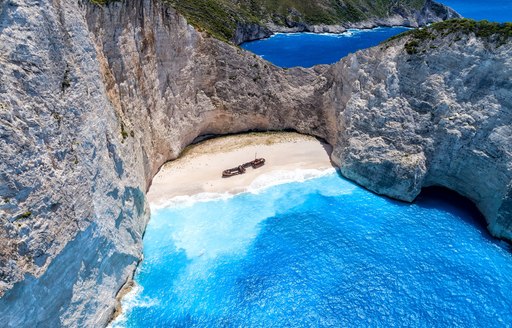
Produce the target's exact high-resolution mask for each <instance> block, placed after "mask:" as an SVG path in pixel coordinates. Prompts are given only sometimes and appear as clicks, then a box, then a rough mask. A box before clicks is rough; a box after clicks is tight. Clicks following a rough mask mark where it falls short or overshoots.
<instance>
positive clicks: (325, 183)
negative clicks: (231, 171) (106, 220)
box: [114, 173, 512, 328]
mask: <svg viewBox="0 0 512 328" xmlns="http://www.w3.org/2000/svg"><path fill="white" fill-rule="evenodd" d="M144 256H145V258H144V261H143V262H142V263H141V265H140V266H139V268H138V270H137V273H136V276H135V280H136V282H137V284H138V285H139V286H138V287H137V288H136V289H135V290H134V291H133V292H132V293H131V294H130V295H129V296H127V297H126V298H125V299H124V301H123V306H124V309H125V313H124V315H123V316H122V317H121V318H120V319H119V320H118V321H117V322H116V323H115V324H114V326H121V327H265V328H266V327H391V326H404V327H506V326H508V327H510V326H511V325H512V252H511V249H510V246H509V245H508V244H505V243H504V242H499V241H497V240H494V239H491V238H490V237H489V235H488V233H487V232H486V230H485V226H484V225H483V221H482V218H481V217H480V215H479V214H478V212H477V211H475V210H472V209H471V206H468V204H467V203H465V202H463V201H461V200H459V199H458V198H457V197H454V196H452V195H450V194H446V193H445V192H442V191H439V190H431V191H429V192H427V193H425V194H423V195H421V196H420V198H419V200H418V201H417V202H416V203H414V204H405V203H399V202H396V201H392V200H390V199H387V198H383V197H379V196H376V195H374V194H372V193H370V192H368V191H366V190H364V189H362V188H360V187H358V186H356V185H354V184H352V183H351V182H348V181H347V180H345V179H343V178H341V177H340V176H339V175H338V174H337V173H331V174H328V175H325V176H322V177H319V178H315V179H311V180H307V181H305V182H302V183H299V182H297V183H288V184H282V185H278V186H273V187H270V188H268V189H264V190H262V191H259V192H258V193H244V194H239V195H237V196H234V197H232V198H225V199H217V200H211V201H207V202H195V203H194V202H189V203H183V204H181V205H180V204H177V205H176V204H175V205H174V206H173V207H171V208H165V209H159V210H156V211H154V212H153V215H152V218H151V221H150V222H149V225H148V227H147V231H146V234H145V237H144Z"/></svg>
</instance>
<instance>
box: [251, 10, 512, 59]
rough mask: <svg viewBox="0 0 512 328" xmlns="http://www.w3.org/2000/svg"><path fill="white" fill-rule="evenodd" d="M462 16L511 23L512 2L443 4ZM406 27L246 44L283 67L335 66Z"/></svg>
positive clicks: (291, 36)
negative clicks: (351, 54) (347, 56)
mask: <svg viewBox="0 0 512 328" xmlns="http://www.w3.org/2000/svg"><path fill="white" fill-rule="evenodd" d="M441 2H442V3H444V4H446V5H448V6H450V7H452V8H454V9H455V10H457V11H458V12H459V13H460V14H461V15H462V16H464V17H467V18H473V19H477V20H482V19H487V20H490V21H496V22H512V0H489V1H484V0H442V1H441ZM406 30H407V29H406V28H404V27H392V28H389V27H379V28H375V29H371V30H349V31H348V32H346V33H342V34H313V33H284V34H283V33H282V34H276V35H273V36H272V37H270V38H268V39H263V40H258V41H252V42H246V43H244V44H242V45H241V47H242V48H244V49H246V50H249V51H251V52H253V53H255V54H257V55H259V56H261V57H263V58H265V59H266V60H268V61H269V62H271V63H273V64H274V65H277V66H281V67H295V66H302V67H311V66H314V65H318V64H333V63H335V62H337V61H339V60H340V59H341V58H343V57H345V56H346V55H348V54H349V53H354V52H356V51H358V50H361V49H365V48H370V47H373V46H376V45H378V44H379V43H381V42H382V41H384V40H386V39H388V38H390V37H392V36H394V35H396V34H399V33H402V32H404V31H406Z"/></svg>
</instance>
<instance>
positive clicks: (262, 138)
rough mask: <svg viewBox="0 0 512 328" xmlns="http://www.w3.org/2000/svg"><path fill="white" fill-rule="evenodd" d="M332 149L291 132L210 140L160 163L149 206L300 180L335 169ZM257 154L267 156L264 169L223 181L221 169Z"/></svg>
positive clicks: (311, 138) (242, 161)
mask: <svg viewBox="0 0 512 328" xmlns="http://www.w3.org/2000/svg"><path fill="white" fill-rule="evenodd" d="M331 150H332V148H331V147H330V146H329V145H327V144H325V143H323V142H321V141H319V140H318V139H316V138H314V137H310V136H305V135H301V134H297V133H291V132H280V133H277V132H268V133H249V134H241V135H232V136H224V137H220V138H215V139H210V140H207V141H203V142H201V143H198V144H195V145H192V146H189V147H187V148H186V149H185V150H184V151H183V153H182V155H181V156H180V157H179V158H178V159H176V160H174V161H171V162H168V163H166V164H164V165H163V166H162V168H161V169H160V171H159V172H158V173H157V175H156V176H155V178H154V179H153V182H152V185H151V187H150V189H149V192H148V200H149V202H150V204H151V206H152V207H157V208H158V207H162V206H165V205H166V204H167V203H168V202H169V201H170V200H172V199H175V198H176V197H180V196H192V195H197V194H236V193H240V192H244V191H247V190H248V188H249V187H250V186H253V187H254V185H255V184H256V185H262V184H265V183H267V184H268V183H269V182H271V180H272V179H274V180H275V179H277V177H279V176H281V177H286V176H288V178H291V177H293V176H294V175H293V174H291V173H292V172H295V173H297V174H300V175H302V176H304V175H306V176H308V175H309V176H314V175H315V172H317V173H320V174H322V172H327V171H332V170H333V165H332V163H331V161H330V157H329V156H330V153H331ZM255 154H256V156H257V157H258V158H261V157H263V158H265V160H266V164H265V165H264V166H262V167H260V168H257V169H253V168H248V169H247V171H246V173H245V174H242V175H237V176H234V177H230V178H222V171H223V170H225V169H228V168H233V167H237V166H238V165H240V164H243V163H245V162H249V161H251V160H253V159H254V157H255ZM297 174H295V176H297ZM292 179H293V178H292ZM283 181H284V180H283Z"/></svg>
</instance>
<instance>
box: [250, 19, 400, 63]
mask: <svg viewBox="0 0 512 328" xmlns="http://www.w3.org/2000/svg"><path fill="white" fill-rule="evenodd" d="M406 30H407V28H405V27H379V28H374V29H371V30H348V31H347V32H345V33H341V34H314V33H278V34H275V35H273V36H271V37H270V38H267V39H263V40H257V41H252V42H246V43H243V44H242V45H241V47H242V48H244V49H246V50H249V51H251V52H253V53H255V54H257V55H260V56H261V57H263V58H264V59H266V60H268V61H269V62H271V63H273V64H274V65H277V66H281V67H294V66H302V67H311V66H314V65H318V64H333V63H335V62H337V61H338V60H340V59H341V58H342V57H345V56H346V55H348V54H349V53H353V52H356V51H358V50H361V49H365V48H370V47H373V46H376V45H378V44H379V43H380V42H382V41H384V40H386V39H388V38H390V37H392V36H394V35H397V34H399V33H402V32H404V31H406Z"/></svg>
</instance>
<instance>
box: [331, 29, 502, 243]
mask: <svg viewBox="0 0 512 328" xmlns="http://www.w3.org/2000/svg"><path fill="white" fill-rule="evenodd" d="M408 40H409V39H408V38H404V39H402V40H398V41H394V42H389V43H387V44H384V45H381V46H380V47H376V48H373V49H369V50H367V51H363V52H358V53H357V54H355V55H350V56H348V57H347V58H346V59H344V60H342V61H341V62H339V63H338V64H336V66H335V68H334V71H335V72H336V74H338V76H336V77H335V81H338V80H342V81H345V83H344V86H345V89H344V90H343V95H344V96H343V98H342V99H343V100H342V102H341V103H337V104H336V106H337V110H336V112H337V113H339V136H338V140H339V143H338V144H337V145H336V146H335V147H334V155H333V160H334V161H335V162H336V163H337V164H338V165H339V166H340V168H341V172H342V173H343V174H344V175H345V176H346V177H348V178H350V179H353V180H355V181H357V182H358V183H360V184H361V185H363V186H365V187H367V188H369V189H370V190H372V191H374V192H377V193H379V194H383V195H387V196H390V197H393V198H397V199H401V200H405V201H412V200H414V198H415V197H416V196H417V195H418V194H419V192H420V191H421V188H423V187H428V186H444V187H447V188H449V189H452V190H455V191H457V192H458V193H460V194H461V195H463V196H466V197H467V198H469V199H471V200H472V201H473V202H474V203H475V204H476V205H477V206H478V208H479V209H480V211H481V212H482V213H483V214H484V216H485V217H486V219H487V222H488V224H489V229H490V231H491V232H492V233H493V235H494V236H496V237H502V238H507V239H509V240H510V239H512V230H511V224H512V212H511V208H510V204H511V198H510V194H511V188H512V142H511V141H512V80H511V79H510V76H512V75H511V74H512V57H511V55H510V54H511V53H512V42H511V41H510V39H509V40H508V42H506V43H505V44H500V43H499V42H493V41H490V40H486V39H485V38H476V37H475V36H474V35H472V34H469V35H466V34H461V33H455V34H451V35H448V36H445V37H439V38H436V39H435V40H430V39H427V40H425V41H423V44H422V45H420V47H421V48H420V49H418V51H417V53H415V54H408V53H407V52H406V51H405V49H404V48H405V47H404V45H405V43H406V42H408Z"/></svg>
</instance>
